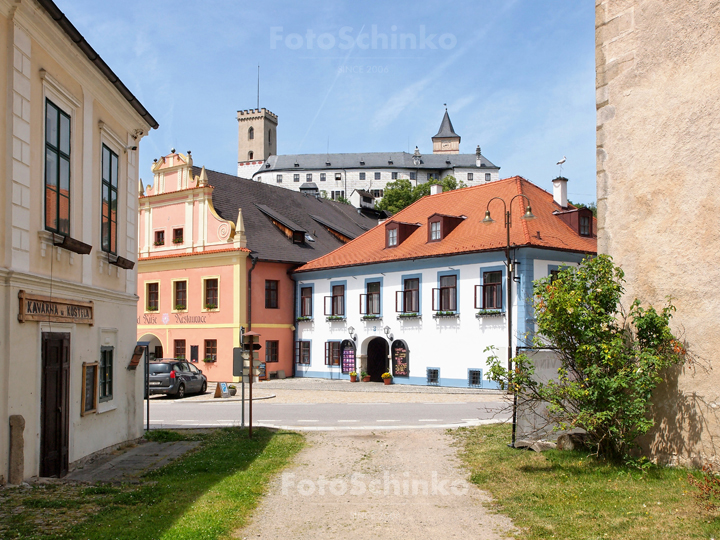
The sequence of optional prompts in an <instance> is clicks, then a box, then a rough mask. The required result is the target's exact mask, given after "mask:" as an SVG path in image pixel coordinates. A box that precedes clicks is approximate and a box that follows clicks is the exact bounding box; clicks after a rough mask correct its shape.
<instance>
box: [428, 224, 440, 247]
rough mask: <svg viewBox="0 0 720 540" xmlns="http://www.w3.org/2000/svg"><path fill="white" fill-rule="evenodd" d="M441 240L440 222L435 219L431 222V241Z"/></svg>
mask: <svg viewBox="0 0 720 540" xmlns="http://www.w3.org/2000/svg"><path fill="white" fill-rule="evenodd" d="M437 240H440V222H439V221H433V222H431V223H430V241H431V242H434V241H437Z"/></svg>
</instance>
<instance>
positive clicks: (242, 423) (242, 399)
mask: <svg viewBox="0 0 720 540" xmlns="http://www.w3.org/2000/svg"><path fill="white" fill-rule="evenodd" d="M244 334H245V327H244V326H241V327H240V347H241V348H244V347H245V343H244V341H245V336H244ZM240 403H241V405H242V407H241V410H240V427H241V428H244V427H245V359H244V358H243V369H242V374H241V375H240Z"/></svg>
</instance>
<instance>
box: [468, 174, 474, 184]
mask: <svg viewBox="0 0 720 540" xmlns="http://www.w3.org/2000/svg"><path fill="white" fill-rule="evenodd" d="M472 180H473V173H471V172H469V173H468V182H472Z"/></svg>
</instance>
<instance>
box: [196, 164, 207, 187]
mask: <svg viewBox="0 0 720 540" xmlns="http://www.w3.org/2000/svg"><path fill="white" fill-rule="evenodd" d="M198 185H199V186H207V185H208V177H207V172H205V165H203V168H202V170H201V171H200V181H199V182H198Z"/></svg>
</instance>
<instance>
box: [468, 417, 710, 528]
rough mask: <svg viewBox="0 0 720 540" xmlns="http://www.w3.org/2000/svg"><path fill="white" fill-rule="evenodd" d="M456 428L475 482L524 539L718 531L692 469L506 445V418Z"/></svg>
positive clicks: (508, 435)
mask: <svg viewBox="0 0 720 540" xmlns="http://www.w3.org/2000/svg"><path fill="white" fill-rule="evenodd" d="M454 433H455V435H456V437H457V440H458V443H459V444H460V445H461V446H462V449H463V450H462V452H461V455H462V458H463V460H464V461H465V463H466V465H467V467H468V468H469V469H470V471H471V481H472V482H473V483H475V484H477V485H478V487H480V488H481V489H483V490H485V491H488V492H490V493H491V494H492V496H493V498H494V501H493V503H491V504H492V506H493V507H494V508H495V509H496V510H497V511H498V512H501V513H503V514H505V515H507V516H509V517H511V518H512V520H513V522H514V523H515V525H516V526H517V527H518V528H519V529H521V531H522V534H521V537H522V538H523V539H526V540H547V539H549V538H563V539H566V540H596V539H597V540H600V539H607V538H613V539H615V538H632V539H633V540H657V539H658V538H668V539H671V538H672V539H675V538H678V539H679V538H682V539H688V540H689V539H694V538H697V539H704V540H708V539H709V538H717V537H718V536H719V535H720V515H719V514H718V513H707V512H704V511H702V510H701V509H700V508H699V507H698V506H697V505H696V504H695V502H694V500H693V499H692V497H691V493H692V491H693V490H694V489H695V488H693V487H692V486H690V484H689V483H688V481H687V474H688V471H687V470H686V469H678V468H662V467H653V468H651V469H649V470H647V471H645V472H641V471H639V470H635V469H628V468H627V467H624V466H620V465H614V464H609V463H606V462H600V461H597V460H596V459H594V458H593V457H591V456H589V455H588V454H587V453H584V452H561V451H557V450H550V451H548V452H543V453H542V454H538V453H536V452H531V451H526V450H515V449H512V448H508V446H507V443H508V442H510V437H511V432H510V426H508V425H502V424H495V425H487V426H480V427H477V428H463V429H460V430H457V431H455V432H454ZM693 474H695V472H694V473H693ZM697 474H698V477H699V474H700V473H699V472H697Z"/></svg>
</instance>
